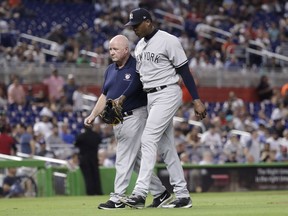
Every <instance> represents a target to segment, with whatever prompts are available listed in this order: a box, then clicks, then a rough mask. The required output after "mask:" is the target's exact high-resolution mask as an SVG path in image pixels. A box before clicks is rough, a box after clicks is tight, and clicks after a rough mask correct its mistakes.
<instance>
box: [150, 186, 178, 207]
mask: <svg viewBox="0 0 288 216" xmlns="http://www.w3.org/2000/svg"><path fill="white" fill-rule="evenodd" d="M172 199H173V197H172V195H171V194H170V193H169V192H168V191H167V190H166V191H164V192H163V193H162V194H161V195H160V196H158V197H156V198H154V199H153V202H152V204H150V205H149V206H147V208H161V207H162V206H163V205H166V204H167V203H169V202H171V201H172Z"/></svg>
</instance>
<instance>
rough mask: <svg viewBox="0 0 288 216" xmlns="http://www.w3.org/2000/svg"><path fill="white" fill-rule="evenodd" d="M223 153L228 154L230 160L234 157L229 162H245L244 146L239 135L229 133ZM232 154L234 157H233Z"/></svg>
mask: <svg viewBox="0 0 288 216" xmlns="http://www.w3.org/2000/svg"><path fill="white" fill-rule="evenodd" d="M223 153H224V154H225V155H226V157H227V160H228V161H229V160H231V159H232V158H233V160H232V161H229V162H239V163H243V162H244V160H243V154H244V153H243V147H242V145H241V143H240V139H239V136H238V135H236V134H232V133H230V134H229V135H228V140H227V141H226V143H225V144H224V148H223ZM231 155H232V156H233V157H231ZM227 160H226V162H227Z"/></svg>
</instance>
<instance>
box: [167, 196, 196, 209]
mask: <svg viewBox="0 0 288 216" xmlns="http://www.w3.org/2000/svg"><path fill="white" fill-rule="evenodd" d="M191 207H192V200H191V199H190V197H185V198H178V199H176V200H174V201H173V202H171V203H169V204H167V205H163V206H162V208H191Z"/></svg>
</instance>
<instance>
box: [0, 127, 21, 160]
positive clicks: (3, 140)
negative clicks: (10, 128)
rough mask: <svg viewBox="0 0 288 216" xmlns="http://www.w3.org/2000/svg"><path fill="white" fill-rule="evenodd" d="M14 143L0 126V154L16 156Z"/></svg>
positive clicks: (4, 128) (5, 129)
mask: <svg viewBox="0 0 288 216" xmlns="http://www.w3.org/2000/svg"><path fill="white" fill-rule="evenodd" d="M16 150H17V148H16V141H15V139H14V138H13V137H12V136H10V135H9V134H8V132H7V128H6V127H5V125H0V153H1V154H7V155H15V154H16Z"/></svg>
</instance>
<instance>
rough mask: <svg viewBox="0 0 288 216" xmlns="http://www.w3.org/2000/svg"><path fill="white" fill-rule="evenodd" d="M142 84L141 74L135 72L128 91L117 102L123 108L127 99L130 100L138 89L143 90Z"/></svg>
mask: <svg viewBox="0 0 288 216" xmlns="http://www.w3.org/2000/svg"><path fill="white" fill-rule="evenodd" d="M142 88H143V86H142V82H141V80H140V74H139V73H138V72H135V74H134V77H133V79H132V81H131V82H130V84H129V85H128V87H127V88H126V90H125V91H124V92H123V93H122V94H121V96H120V97H118V98H117V99H115V102H116V103H117V104H118V105H119V106H122V104H123V103H124V101H125V100H126V98H129V97H130V96H131V95H132V94H133V93H134V92H136V91H137V90H138V89H142Z"/></svg>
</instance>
